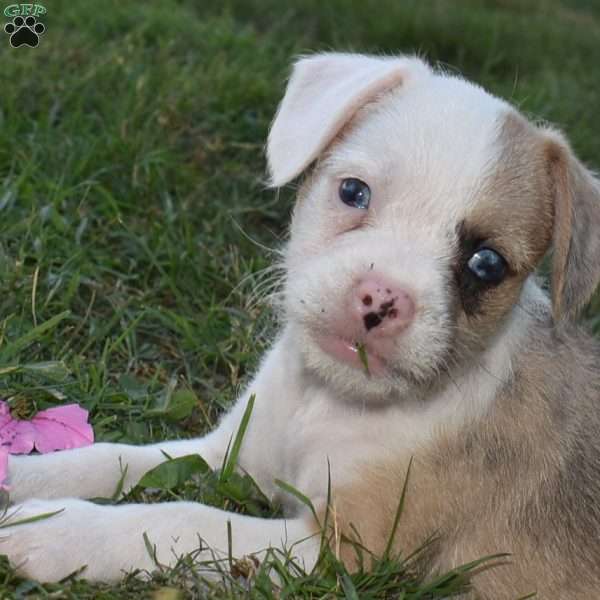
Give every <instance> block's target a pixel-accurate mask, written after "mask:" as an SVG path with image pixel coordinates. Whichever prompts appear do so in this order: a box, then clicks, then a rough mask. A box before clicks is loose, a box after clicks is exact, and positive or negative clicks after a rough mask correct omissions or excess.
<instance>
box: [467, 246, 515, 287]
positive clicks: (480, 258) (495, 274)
mask: <svg viewBox="0 0 600 600" xmlns="http://www.w3.org/2000/svg"><path fill="white" fill-rule="evenodd" d="M467 265H468V267H469V269H470V270H471V272H472V273H473V275H475V277H477V278H478V279H481V281H484V282H485V283H500V282H501V281H502V279H503V278H504V275H505V274H506V261H505V260H504V258H502V256H500V254H498V253H497V252H495V251H494V250H490V249H489V248H480V249H479V250H477V252H475V254H473V256H471V258H470V259H469V262H468V263H467Z"/></svg>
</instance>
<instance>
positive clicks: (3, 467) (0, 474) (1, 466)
mask: <svg viewBox="0 0 600 600" xmlns="http://www.w3.org/2000/svg"><path fill="white" fill-rule="evenodd" d="M7 477H8V451H7V450H4V449H3V448H0V490H8V485H7V484H6V483H4V482H5V481H6V479H7Z"/></svg>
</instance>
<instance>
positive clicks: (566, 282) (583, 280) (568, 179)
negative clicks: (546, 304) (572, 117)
mask: <svg viewBox="0 0 600 600" xmlns="http://www.w3.org/2000/svg"><path fill="white" fill-rule="evenodd" d="M545 134H546V139H547V146H546V152H547V157H548V159H549V168H550V174H551V181H552V192H553V197H554V240H553V243H554V253H553V259H552V306H553V313H554V320H555V321H556V322H558V320H560V319H561V318H563V317H574V316H575V315H577V313H578V312H579V311H580V310H581V308H583V306H584V305H585V304H586V303H587V302H588V301H589V299H590V298H591V296H592V294H593V293H594V290H595V289H596V287H597V286H598V284H599V283H600V181H598V179H597V178H596V177H595V176H594V175H593V174H592V173H591V172H590V171H589V170H588V169H587V168H586V167H585V166H584V165H583V164H581V162H580V161H579V160H577V158H576V157H575V155H574V154H573V152H572V150H571V148H570V147H569V144H568V142H567V141H566V140H565V138H564V137H563V136H562V135H561V134H560V133H559V132H557V131H553V130H546V131H545Z"/></svg>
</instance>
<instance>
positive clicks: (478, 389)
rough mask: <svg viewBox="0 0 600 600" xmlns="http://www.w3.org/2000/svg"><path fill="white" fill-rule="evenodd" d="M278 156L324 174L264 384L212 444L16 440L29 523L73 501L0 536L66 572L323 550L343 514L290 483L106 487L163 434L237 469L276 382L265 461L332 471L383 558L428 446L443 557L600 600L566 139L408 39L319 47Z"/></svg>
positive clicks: (310, 480)
mask: <svg viewBox="0 0 600 600" xmlns="http://www.w3.org/2000/svg"><path fill="white" fill-rule="evenodd" d="M267 152H268V161H269V168H270V174H271V181H272V184H273V185H274V186H282V185H284V184H286V183H288V182H290V181H291V180H292V179H294V178H296V177H297V176H299V175H301V174H302V173H306V177H305V179H304V182H303V184H302V186H301V188H300V191H299V193H298V200H297V205H296V209H295V211H294V216H293V221H292V225H291V236H290V240H289V242H288V244H287V246H286V249H285V272H286V276H285V284H284V293H283V301H282V306H281V313H282V326H281V331H280V333H279V336H278V338H277V339H276V341H275V342H274V344H273V346H272V348H271V350H270V351H269V352H268V353H267V355H266V356H265V358H264V360H263V362H262V365H261V367H260V369H259V371H258V373H257V375H256V377H255V378H254V380H253V381H252V382H251V383H250V385H249V386H248V388H247V392H246V393H245V394H244V395H243V396H242V397H241V398H240V399H239V400H238V402H237V403H236V405H235V406H234V408H233V409H232V410H231V412H230V413H229V414H228V415H226V416H225V417H224V419H223V420H222V422H221V424H220V426H219V427H218V428H217V430H216V431H214V432H212V433H211V434H209V435H208V436H206V437H204V438H202V439H197V440H188V441H174V442H164V443H162V444H156V445H152V446H145V447H131V446H125V445H113V444H96V445H94V446H92V447H88V448H84V449H79V450H72V451H66V452H60V453H56V454H50V455H44V456H32V457H14V458H12V460H11V463H10V477H11V481H10V484H11V486H12V497H13V500H14V501H15V502H17V503H18V506H17V507H16V508H18V512H17V515H18V516H17V517H15V518H22V517H25V516H29V515H34V514H38V513H44V512H50V511H54V510H58V509H62V508H64V511H63V512H61V513H60V514H58V515H56V516H54V517H52V518H49V519H46V520H43V521H39V522H36V523H32V524H28V525H23V526H15V527H12V528H8V529H7V530H4V531H3V533H4V534H7V535H6V537H5V539H4V540H3V541H2V545H1V546H0V552H5V553H7V554H8V556H9V557H10V559H11V561H12V562H13V563H14V564H15V565H19V568H20V570H21V571H22V572H23V573H25V574H27V575H28V576H30V577H35V578H38V579H41V580H57V579H60V578H61V577H64V576H65V575H67V574H69V573H70V572H72V571H74V570H75V569H77V568H79V567H81V566H82V565H84V564H85V565H87V569H86V570H85V572H84V575H85V576H86V577H88V578H90V579H96V580H115V579H118V578H119V577H121V576H122V575H123V572H124V571H127V570H130V569H134V568H141V569H152V568H153V562H152V559H151V557H150V556H149V554H148V552H147V550H146V546H145V543H144V539H143V534H144V533H146V534H147V536H148V538H149V540H150V541H151V542H152V543H153V544H155V545H156V549H157V556H158V560H159V561H160V562H162V563H165V564H169V563H173V562H174V561H175V559H176V557H177V556H178V555H181V554H182V553H186V552H190V551H193V550H195V549H196V548H197V547H198V539H199V538H202V539H203V540H205V541H206V543H207V544H208V545H209V546H211V547H212V548H213V550H217V551H218V550H220V551H226V549H227V525H226V523H227V521H228V520H230V521H231V524H232V530H233V551H234V554H237V555H244V554H247V553H251V552H255V553H259V554H260V551H261V550H263V549H264V548H266V547H267V546H269V545H274V546H279V547H281V546H282V545H283V546H286V547H288V548H289V547H291V546H293V552H294V553H295V554H296V555H297V556H298V557H300V558H301V559H302V560H304V562H305V564H306V565H307V567H310V566H311V565H312V564H313V562H314V561H315V557H316V555H317V552H318V545H319V537H318V535H314V534H315V533H316V532H317V529H318V527H317V525H316V523H315V522H314V520H313V518H312V517H311V515H310V514H308V512H307V511H306V509H305V508H303V507H302V506H299V505H297V504H295V503H294V502H293V499H292V498H291V497H289V496H284V497H282V501H283V502H284V506H285V510H286V516H287V518H286V519H275V520H261V519H256V518H251V517H246V516H240V515H234V514H229V513H225V512H223V511H220V510H217V509H214V508H211V507H207V506H203V505H199V504H194V503H169V504H154V505H124V506H116V507H114V506H113V507H106V506H98V505H96V504H92V503H88V502H86V501H85V500H82V499H81V498H90V497H95V496H102V495H111V494H112V493H113V492H114V490H115V487H116V485H117V482H118V480H119V478H120V476H121V470H120V468H119V461H122V463H123V464H126V465H127V466H128V470H127V480H126V482H125V483H126V487H130V486H132V485H134V484H135V483H136V482H137V481H138V479H139V477H140V476H141V475H142V474H143V473H144V472H145V471H146V470H148V469H150V468H151V467H153V466H155V465H156V464H157V463H160V462H161V461H162V460H164V455H163V451H165V452H166V453H168V454H169V455H170V456H173V457H174V456H180V455H184V454H189V453H194V452H198V453H200V454H201V455H202V456H203V457H204V458H205V459H206V460H207V461H208V462H209V463H210V464H211V465H213V466H215V467H217V466H219V465H220V464H221V461H222V459H223V455H224V452H225V449H226V447H227V444H228V442H229V440H230V438H231V436H232V434H233V433H234V432H235V431H236V429H237V427H238V424H239V421H240V418H241V415H242V413H243V411H244V409H245V407H246V404H247V401H248V398H249V395H250V394H256V405H255V408H254V413H253V415H252V419H251V422H250V426H249V429H248V432H247V435H246V438H245V441H244V444H243V448H242V454H241V459H240V462H241V467H243V468H244V469H245V470H247V471H248V472H250V473H251V474H252V475H253V476H254V477H255V479H256V480H257V481H258V483H259V485H260V486H261V487H262V488H263V489H264V490H265V491H266V492H267V493H269V494H271V495H272V496H276V495H277V494H278V490H279V488H278V487H277V486H275V484H274V479H275V478H279V479H282V480H284V481H287V482H288V483H290V484H292V485H293V486H295V487H296V488H297V489H299V490H301V491H302V492H304V493H305V494H306V495H308V496H309V497H310V498H311V500H312V501H313V503H314V504H315V506H316V507H318V509H319V510H320V511H324V510H325V508H326V506H325V504H326V501H327V500H326V499H327V480H328V468H330V470H331V482H332V503H333V505H334V507H333V508H334V509H335V510H334V511H332V514H334V516H335V530H336V532H338V534H340V535H345V536H347V537H349V538H353V537H356V536H360V537H361V539H362V543H363V544H364V545H365V546H366V547H367V548H369V549H371V550H373V551H375V552H381V551H382V550H383V549H384V547H385V544H386V543H387V541H388V538H389V534H390V530H391V528H392V522H393V519H394V515H395V511H396V508H397V505H398V498H399V494H400V491H401V489H402V486H403V484H404V479H405V475H406V472H407V467H408V465H409V462H410V461H411V458H412V459H413V465H412V471H411V477H410V481H409V487H408V496H407V499H406V505H405V511H404V514H403V518H402V520H401V522H400V527H399V530H398V532H397V535H396V538H395V539H396V543H397V546H398V548H404V549H407V550H410V549H414V548H415V547H417V546H419V545H420V544H421V543H422V542H423V541H424V540H425V539H426V538H428V537H430V536H431V535H432V534H434V533H437V538H436V542H435V543H434V544H433V545H432V546H431V551H430V553H429V556H428V563H427V565H425V568H427V569H428V570H429V572H430V573H435V572H436V571H438V570H442V569H448V568H450V567H453V566H456V565H459V564H462V563H465V562H467V561H470V560H473V559H477V558H479V557H482V556H485V555H489V554H493V553H498V552H507V553H510V554H511V557H510V558H508V559H507V560H506V561H504V564H502V565H499V566H496V567H494V568H491V569H487V570H484V571H483V572H482V573H480V574H479V575H477V576H476V577H475V578H474V585H475V588H476V592H474V593H477V594H478V596H477V597H481V598H493V599H494V600H498V599H504V598H506V599H508V598H516V597H517V596H519V595H524V594H527V593H531V592H538V597H539V598H552V599H553V600H556V599H567V598H568V599H571V600H572V599H577V598H582V599H583V598H585V599H590V598H596V597H600V351H599V350H598V347H597V346H596V345H595V343H594V342H593V341H592V339H591V338H590V337H589V336H587V335H586V334H585V333H584V332H583V331H582V330H581V329H579V328H577V326H576V325H574V324H573V320H574V317H575V316H576V314H577V312H578V311H579V309H580V308H581V307H582V306H583V305H584V304H585V303H586V301H587V300H589V298H590V296H591V294H592V292H593V291H594V288H595V287H596V284H597V283H598V281H599V280H600V187H599V184H598V181H597V180H596V179H595V178H594V177H593V176H592V174H591V173H590V172H589V171H588V170H586V169H585V168H584V167H583V166H582V164H581V163H580V162H578V160H577V159H576V158H575V157H574V155H573V154H572V152H571V150H570V148H569V146H568V144H567V142H566V141H565V139H564V138H563V137H562V135H560V134H559V133H557V132H556V131H554V130H551V129H549V128H544V127H538V126H535V125H533V124H531V123H529V122H528V121H527V120H526V119H525V118H524V117H522V116H521V115H520V114H519V113H518V112H517V111H516V110H515V109H514V108H513V107H511V106H510V105H509V104H507V103H506V102H504V101H502V100H500V99H498V98H495V97H494V96H491V95H490V94H488V93H486V92H485V91H484V90H482V89H481V88H479V87H478V86H476V85H473V84H471V83H468V82H467V81H464V80H463V79H461V78H459V77H455V76H450V75H448V74H445V73H441V72H436V71H435V70H433V69H431V68H430V67H429V66H428V65H427V64H425V63H424V62H423V61H421V60H419V59H416V58H408V57H396V58H392V57H389V58H379V57H372V56H361V55H351V54H320V55H315V56H312V57H308V58H303V59H301V60H299V61H298V62H297V63H296V65H295V67H294V70H293V73H292V76H291V79H290V81H289V84H288V88H287V92H286V95H285V97H284V99H283V102H282V103H281V106H280V108H279V111H278V113H277V116H276V118H275V121H274V123H273V127H272V130H271V133H270V136H269V141H268V148H267ZM550 249H553V254H552V289H551V298H548V296H547V295H546V294H545V292H543V291H542V289H541V288H540V286H539V284H538V283H537V281H536V279H535V276H534V272H535V269H536V268H537V266H538V265H539V263H540V261H541V260H542V258H543V257H544V256H545V255H546V253H547V252H548V251H549V250H550ZM359 349H360V352H359ZM365 363H366V364H365ZM328 465H329V467H328ZM340 552H341V556H342V558H343V559H344V560H345V561H346V562H347V563H348V564H349V565H350V566H352V561H353V560H354V557H355V555H354V550H353V549H352V548H351V547H350V546H349V545H344V544H342V545H341V549H340ZM206 555H207V557H210V556H211V554H210V552H209V551H206Z"/></svg>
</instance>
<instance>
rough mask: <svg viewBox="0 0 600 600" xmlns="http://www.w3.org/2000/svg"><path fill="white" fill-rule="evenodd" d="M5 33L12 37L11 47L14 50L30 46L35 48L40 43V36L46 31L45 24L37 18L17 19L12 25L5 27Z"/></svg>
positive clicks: (7, 24) (8, 24)
mask: <svg viewBox="0 0 600 600" xmlns="http://www.w3.org/2000/svg"><path fill="white" fill-rule="evenodd" d="M4 31H5V32H6V33H8V35H10V45H11V46H12V47H13V48H18V47H19V46H23V45H25V46H29V47H30V48H35V47H36V46H37V45H38V44H39V42H40V35H42V34H43V33H44V31H46V27H44V24H43V23H39V22H38V20H37V19H36V18H35V17H32V16H29V17H27V18H26V19H24V18H23V17H15V18H14V19H13V20H12V23H6V25H4Z"/></svg>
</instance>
